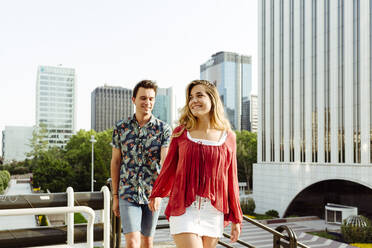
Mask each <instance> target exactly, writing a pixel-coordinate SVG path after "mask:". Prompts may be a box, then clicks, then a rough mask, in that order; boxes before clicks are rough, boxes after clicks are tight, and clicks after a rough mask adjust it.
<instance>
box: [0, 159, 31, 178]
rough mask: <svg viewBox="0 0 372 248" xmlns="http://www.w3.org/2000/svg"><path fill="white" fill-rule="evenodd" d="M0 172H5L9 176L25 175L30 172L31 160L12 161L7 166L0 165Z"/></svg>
mask: <svg viewBox="0 0 372 248" xmlns="http://www.w3.org/2000/svg"><path fill="white" fill-rule="evenodd" d="M0 170H7V171H8V172H9V173H10V174H11V175H20V174H27V173H30V171H31V160H29V159H26V160H25V161H20V162H19V161H12V162H10V163H7V164H3V165H0Z"/></svg>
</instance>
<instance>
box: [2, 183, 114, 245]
mask: <svg viewBox="0 0 372 248" xmlns="http://www.w3.org/2000/svg"><path fill="white" fill-rule="evenodd" d="M110 202H111V194H110V191H109V189H108V187H107V186H103V187H102V188H101V192H88V193H86V192H75V193H74V191H73V189H72V188H71V187H68V188H67V193H49V194H25V195H9V196H8V195H5V196H0V211H2V212H3V211H6V212H7V213H12V212H13V211H20V212H22V211H32V210H33V209H41V211H42V212H41V214H43V215H46V214H48V213H46V212H45V211H44V210H45V209H55V208H61V207H66V206H67V207H70V208H73V207H75V205H78V206H76V207H84V208H88V207H89V209H91V210H92V211H93V210H102V212H101V213H102V214H101V216H102V219H101V222H102V223H103V225H102V226H98V225H97V226H96V228H95V225H94V218H93V230H92V236H93V233H94V232H95V233H96V234H97V233H98V235H97V237H99V239H97V240H96V241H103V245H104V247H105V248H109V247H110V212H111V208H110ZM79 205H80V206H79ZM73 212H77V211H73ZM73 212H71V211H70V212H65V213H66V219H65V221H66V226H59V227H60V228H61V229H60V231H58V232H56V229H55V228H54V229H53V228H49V232H50V234H51V235H52V233H53V235H55V236H56V237H57V238H58V240H59V242H60V241H61V240H60V239H59V237H60V236H63V235H64V237H66V232H67V240H66V241H67V245H69V246H72V245H73V244H74V236H75V238H76V237H78V238H79V240H81V236H83V234H82V233H81V231H82V230H84V229H82V228H81V227H78V230H76V231H74V229H75V228H76V227H77V226H75V225H74V216H73ZM63 227H66V228H67V230H66V229H63ZM102 227H103V228H102ZM28 230H31V229H17V232H18V234H21V235H17V238H16V237H15V236H9V239H8V236H6V238H5V237H4V236H2V238H3V239H2V240H1V242H2V243H4V242H5V243H6V242H10V240H11V239H14V240H16V239H18V238H20V237H22V238H25V237H27V232H28ZM33 231H34V229H33ZM3 232H4V233H6V232H5V231H0V233H3ZM83 232H85V230H84V231H83ZM45 233H46V231H44V230H43V232H40V233H37V234H40V235H39V236H38V237H45V239H42V240H39V243H42V244H44V245H45V244H46V243H50V242H51V240H50V239H47V236H46V235H45ZM57 233H58V234H57ZM63 233H65V234H63ZM87 234H89V230H88V228H87ZM102 234H103V235H102ZM83 237H84V236H83ZM10 238H11V239H10ZM22 238H20V239H22ZM53 240H54V242H56V239H53ZM66 241H63V242H66ZM32 242H34V241H32ZM52 242H53V241H52ZM80 242H81V241H80ZM84 242H85V241H84ZM57 243H58V241H57ZM0 246H1V245H0ZM11 247H14V246H11Z"/></svg>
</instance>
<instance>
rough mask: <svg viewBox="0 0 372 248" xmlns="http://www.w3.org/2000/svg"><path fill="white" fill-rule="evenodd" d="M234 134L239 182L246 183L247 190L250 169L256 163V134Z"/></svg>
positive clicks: (239, 132)
mask: <svg viewBox="0 0 372 248" xmlns="http://www.w3.org/2000/svg"><path fill="white" fill-rule="evenodd" d="M235 133H236V156H237V160H238V178H239V181H244V182H247V186H248V190H250V187H251V185H252V171H253V170H252V167H253V164H254V163H257V134H256V133H252V132H248V131H246V130H243V131H235Z"/></svg>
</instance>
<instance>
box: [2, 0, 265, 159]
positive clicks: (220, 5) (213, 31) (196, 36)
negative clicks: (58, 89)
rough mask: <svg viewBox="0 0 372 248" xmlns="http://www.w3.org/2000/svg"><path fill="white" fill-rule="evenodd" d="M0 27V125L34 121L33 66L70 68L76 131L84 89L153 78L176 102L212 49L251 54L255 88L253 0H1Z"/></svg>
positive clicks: (85, 121) (82, 120) (86, 113)
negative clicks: (172, 90) (74, 86)
mask: <svg viewBox="0 0 372 248" xmlns="http://www.w3.org/2000/svg"><path fill="white" fill-rule="evenodd" d="M0 34H1V35H0V130H3V129H4V127H5V125H9V126H20V125H26V126H32V125H35V94H36V93H35V91H36V89H35V88H36V72H37V66H38V65H52V66H55V65H59V64H62V65H63V66H66V67H73V68H75V69H76V72H77V123H76V124H77V130H79V129H86V130H89V129H90V95H91V92H92V91H93V90H94V89H95V88H96V87H98V86H103V85H104V84H108V85H114V86H122V87H126V88H132V87H133V86H134V85H135V83H136V82H138V81H140V80H142V79H151V80H155V81H156V82H157V83H158V85H159V86H160V87H170V86H173V87H174V88H175V92H176V98H177V108H179V107H181V106H182V105H183V104H184V98H185V96H184V90H185V86H186V84H187V83H189V82H190V81H191V80H193V79H197V78H199V77H200V73H199V66H200V65H201V64H202V63H205V62H206V61H207V60H208V59H209V58H210V57H211V55H212V54H214V53H216V52H219V51H229V52H236V53H239V54H244V55H252V56H253V63H254V64H253V82H254V85H253V91H256V89H257V86H256V75H257V72H256V70H257V66H256V63H255V62H256V59H257V39H258V38H257V0H135V1H129V0H117V1H113V0H105V1H98V0H63V1H62V0H59V1H57V0H11V1H1V2H0ZM0 146H1V142H0ZM0 155H1V153H0Z"/></svg>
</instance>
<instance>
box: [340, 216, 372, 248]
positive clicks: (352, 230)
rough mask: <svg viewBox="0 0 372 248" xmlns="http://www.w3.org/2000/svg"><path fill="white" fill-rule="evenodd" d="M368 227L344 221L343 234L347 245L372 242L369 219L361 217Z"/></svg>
mask: <svg viewBox="0 0 372 248" xmlns="http://www.w3.org/2000/svg"><path fill="white" fill-rule="evenodd" d="M359 217H360V218H361V219H362V220H363V221H364V222H365V224H366V225H355V224H353V223H348V222H347V221H346V220H344V222H343V224H342V225H341V233H342V237H343V239H344V241H345V242H347V243H367V242H371V241H372V226H371V222H370V221H369V219H368V218H366V217H364V216H362V215H360V216H359Z"/></svg>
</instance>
